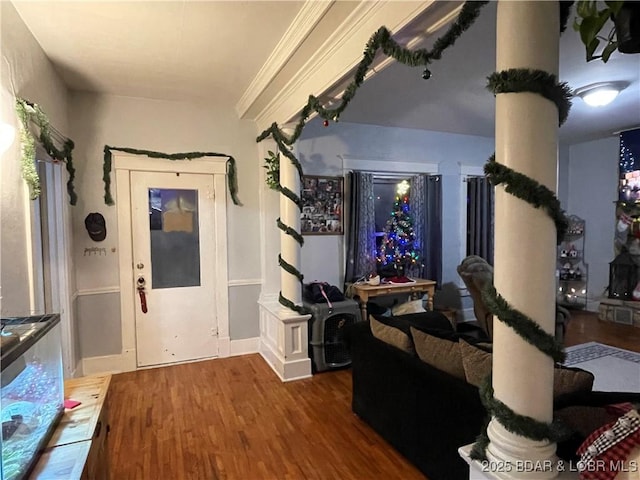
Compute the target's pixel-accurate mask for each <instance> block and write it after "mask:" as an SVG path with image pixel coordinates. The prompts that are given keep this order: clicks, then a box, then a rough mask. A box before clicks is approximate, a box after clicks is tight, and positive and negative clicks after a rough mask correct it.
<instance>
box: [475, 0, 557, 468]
mask: <svg viewBox="0 0 640 480" xmlns="http://www.w3.org/2000/svg"><path fill="white" fill-rule="evenodd" d="M496 38H497V41H496V44H497V55H496V58H497V66H496V70H497V71H502V70H506V69H509V68H531V69H540V70H543V71H545V72H548V73H553V74H556V75H557V73H558V46H559V9H558V3H557V2H537V1H522V2H520V1H518V2H513V1H506V0H501V1H499V2H498V14H497V33H496ZM557 148H558V111H557V108H556V106H555V105H554V104H553V103H552V102H551V101H549V100H547V99H544V98H542V97H541V96H539V95H537V94H534V93H528V92H525V93H508V94H499V95H497V97H496V160H497V162H499V163H501V164H504V165H506V166H508V167H510V168H512V169H514V170H516V171H518V172H521V173H523V174H525V175H527V176H529V177H531V178H533V179H534V180H537V181H538V182H540V183H541V184H543V185H545V186H546V187H548V188H550V189H551V190H552V191H556V183H557ZM555 254H556V230H555V226H554V223H553V221H552V220H551V219H550V218H549V217H548V215H547V214H546V213H545V212H544V211H542V210H539V209H535V208H533V207H532V206H531V205H529V204H528V203H526V202H524V201H522V200H520V199H518V198H516V197H514V196H512V195H510V194H507V193H506V192H505V191H504V188H503V187H498V188H496V196H495V286H496V289H497V291H498V292H499V293H500V294H501V295H502V296H503V297H504V298H505V299H506V300H507V301H508V302H509V303H510V304H511V305H512V306H513V307H514V308H515V309H517V310H520V311H521V312H523V313H524V314H526V315H527V316H529V317H530V318H532V319H533V320H534V321H536V322H537V323H538V324H539V325H540V326H541V327H542V328H543V329H544V330H545V331H546V332H548V333H550V334H552V333H553V331H554V323H555V277H554V272H555ZM493 325H494V339H493V340H494V353H493V387H494V392H495V397H496V398H497V399H499V400H501V401H502V402H504V403H505V404H506V405H507V406H509V407H510V408H511V409H512V410H514V411H515V412H516V413H518V414H521V415H526V416H529V417H533V418H534V419H536V420H539V421H543V422H550V421H551V420H552V415H553V399H552V389H553V360H552V359H551V358H549V357H548V356H547V355H545V354H544V353H541V352H540V351H539V350H537V349H536V348H535V347H534V346H532V345H530V344H529V343H527V342H526V341H525V340H523V339H522V338H521V337H520V336H518V334H516V333H515V332H514V331H513V330H512V329H511V328H510V327H508V326H506V325H504V324H503V323H502V322H499V321H498V320H497V319H496V320H494V323H493ZM488 434H489V438H490V444H489V448H488V450H487V455H488V458H489V460H490V461H495V462H512V464H514V465H515V466H516V467H518V468H514V469H512V470H511V473H510V474H509V477H510V478H535V479H542V478H553V477H555V476H556V472H555V471H553V470H552V469H547V470H546V471H542V472H541V471H527V466H529V467H531V466H535V465H542V464H545V463H541V462H548V463H546V465H552V464H553V462H554V459H555V444H553V443H550V442H548V441H532V440H529V439H527V438H524V437H521V436H519V435H515V434H513V433H511V432H509V431H507V430H506V429H505V428H504V427H503V426H502V425H501V424H500V423H499V422H498V421H497V420H496V419H495V418H494V419H492V421H491V423H490V425H489V428H488ZM521 467H522V468H521Z"/></svg>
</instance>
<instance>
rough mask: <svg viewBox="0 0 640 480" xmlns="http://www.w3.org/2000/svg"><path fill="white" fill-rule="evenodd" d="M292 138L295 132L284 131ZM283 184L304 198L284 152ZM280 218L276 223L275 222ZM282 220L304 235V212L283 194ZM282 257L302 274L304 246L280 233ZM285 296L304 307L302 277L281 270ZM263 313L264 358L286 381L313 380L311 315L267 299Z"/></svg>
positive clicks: (262, 301) (262, 309)
mask: <svg viewBox="0 0 640 480" xmlns="http://www.w3.org/2000/svg"><path fill="white" fill-rule="evenodd" d="M282 130H283V131H284V133H285V134H286V135H291V133H292V132H293V129H285V128H283V129H282ZM280 184H281V185H282V186H283V187H286V188H288V189H289V190H291V191H292V192H295V193H296V194H297V195H300V177H299V175H298V170H297V169H296V167H295V166H294V165H293V164H292V163H291V160H289V159H288V158H287V157H285V156H284V155H283V154H282V152H280ZM275 219H276V217H274V218H273V220H272V221H274V222H275ZM280 220H282V222H283V223H284V224H285V225H288V226H290V227H291V228H293V229H294V230H296V231H297V232H299V231H300V210H299V209H298V207H297V205H296V204H295V202H293V201H291V200H289V199H288V198H287V197H285V196H284V195H282V194H280ZM280 254H281V255H282V259H283V260H284V261H286V262H287V263H289V264H291V265H292V266H293V267H295V268H296V269H297V270H300V244H299V243H298V242H296V240H295V239H294V238H293V237H291V236H290V235H287V234H286V233H285V232H283V231H281V232H280ZM280 290H281V291H282V295H283V296H284V297H285V298H287V299H289V300H291V301H292V302H293V303H294V304H296V305H301V304H302V288H301V286H300V281H299V280H298V277H296V276H295V275H292V274H290V273H289V272H287V271H286V270H284V269H282V268H281V269H280ZM258 303H259V309H260V354H261V355H262V356H263V358H264V359H265V360H266V362H267V363H268V364H269V366H271V368H272V369H273V371H274V372H275V373H276V374H277V375H278V377H280V379H281V380H282V381H285V382H287V381H291V380H298V379H301V378H307V377H310V376H311V359H310V358H309V337H308V328H309V327H308V322H309V319H310V318H311V315H309V314H304V315H302V314H300V313H298V312H296V311H294V310H292V309H289V308H286V307H285V306H283V305H281V304H279V303H278V301H277V300H275V299H274V300H272V301H271V300H269V299H268V298H266V297H265V298H263V299H261V300H260V301H259V302H258Z"/></svg>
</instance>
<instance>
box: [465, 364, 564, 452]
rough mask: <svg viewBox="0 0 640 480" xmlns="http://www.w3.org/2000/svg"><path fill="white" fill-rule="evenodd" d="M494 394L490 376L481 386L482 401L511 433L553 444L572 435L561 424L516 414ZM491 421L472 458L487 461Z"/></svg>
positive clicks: (476, 443) (481, 436)
mask: <svg viewBox="0 0 640 480" xmlns="http://www.w3.org/2000/svg"><path fill="white" fill-rule="evenodd" d="M493 393H494V392H493V387H492V385H491V375H488V376H487V377H486V378H485V379H484V381H483V382H482V384H481V385H480V399H481V401H482V404H483V405H484V407H485V408H486V409H487V411H489V412H492V413H493V416H495V417H496V418H497V419H498V420H500V424H502V425H503V426H505V428H507V430H509V431H510V432H512V433H515V434H517V435H520V436H523V437H527V438H529V439H531V440H537V441H541V440H545V439H548V440H550V441H552V442H558V441H560V440H563V439H565V438H567V437H569V435H570V434H571V432H570V430H569V429H568V428H567V427H566V426H565V425H563V424H561V423H556V422H554V423H546V422H541V421H539V420H536V419H535V418H532V417H529V416H527V415H520V414H518V413H516V412H514V411H513V410H512V409H510V408H509V407H508V406H507V405H505V404H504V403H503V402H501V401H500V400H498V399H497V398H495V397H494V394H493ZM489 419H490V417H488V418H487V420H486V421H485V424H484V426H483V429H482V432H481V433H480V435H479V436H478V438H477V439H476V442H475V443H474V445H473V447H472V449H471V453H470V455H471V458H474V459H477V460H486V459H487V457H486V450H487V447H488V446H489V442H490V440H489V436H488V435H487V428H488V426H489V423H488V422H489ZM507 425H508V427H507Z"/></svg>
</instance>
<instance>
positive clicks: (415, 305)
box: [391, 298, 426, 316]
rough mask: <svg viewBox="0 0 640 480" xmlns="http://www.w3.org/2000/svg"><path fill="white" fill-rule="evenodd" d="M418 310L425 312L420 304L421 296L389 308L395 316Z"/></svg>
mask: <svg viewBox="0 0 640 480" xmlns="http://www.w3.org/2000/svg"><path fill="white" fill-rule="evenodd" d="M418 312H426V310H425V309H424V307H423V306H422V299H421V298H419V299H417V300H412V301H410V302H405V303H401V304H400V305H396V306H394V307H393V308H392V309H391V313H392V314H393V315H396V316H399V315H406V314H408V313H418Z"/></svg>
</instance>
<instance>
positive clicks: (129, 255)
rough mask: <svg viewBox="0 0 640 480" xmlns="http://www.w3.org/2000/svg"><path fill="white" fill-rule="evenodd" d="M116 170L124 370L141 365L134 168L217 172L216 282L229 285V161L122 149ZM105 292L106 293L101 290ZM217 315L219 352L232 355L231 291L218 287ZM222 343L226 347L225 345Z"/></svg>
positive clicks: (115, 154) (116, 156) (115, 161)
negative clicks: (138, 354) (182, 159)
mask: <svg viewBox="0 0 640 480" xmlns="http://www.w3.org/2000/svg"><path fill="white" fill-rule="evenodd" d="M112 158H113V169H114V170H115V172H116V181H115V185H116V193H117V195H116V196H114V198H118V199H119V201H117V202H116V208H117V216H118V247H119V249H120V255H119V281H120V288H119V291H120V322H121V328H122V351H123V352H124V353H123V357H124V360H123V366H122V368H123V370H124V371H132V370H136V368H137V361H136V354H135V352H136V331H135V317H134V311H135V310H134V309H135V295H134V294H135V285H134V275H132V274H131V270H132V268H133V245H132V242H133V234H132V228H131V181H130V172H131V171H146V172H177V173H199V174H204V175H213V184H214V192H215V195H216V197H215V204H214V207H213V210H214V218H213V219H212V221H213V222H214V225H215V227H214V228H215V239H214V242H215V245H216V252H215V282H216V285H221V286H222V285H224V286H228V284H229V276H228V267H227V261H228V260H227V188H226V187H227V181H226V180H227V179H226V173H227V164H226V162H227V160H228V157H202V158H200V159H197V160H194V161H190V162H176V161H173V160H168V159H157V158H149V157H146V156H142V155H131V154H126V153H121V152H118V151H113V152H112ZM99 293H103V292H99ZM215 296H216V302H215V309H216V311H215V315H216V318H217V326H218V344H219V345H218V352H217V354H218V355H220V353H221V351H222V353H223V354H224V356H228V346H227V345H228V338H229V290H228V287H227V288H215ZM221 345H222V346H221Z"/></svg>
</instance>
